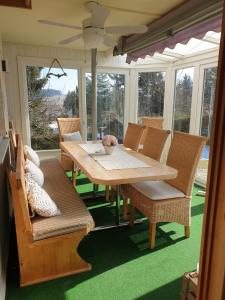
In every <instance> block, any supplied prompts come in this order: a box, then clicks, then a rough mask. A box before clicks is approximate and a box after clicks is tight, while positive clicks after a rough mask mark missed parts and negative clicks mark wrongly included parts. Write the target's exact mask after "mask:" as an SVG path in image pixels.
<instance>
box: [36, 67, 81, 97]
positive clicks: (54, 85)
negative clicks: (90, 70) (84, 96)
mask: <svg viewBox="0 0 225 300" xmlns="http://www.w3.org/2000/svg"><path fill="white" fill-rule="evenodd" d="M48 70H49V68H43V69H42V71H41V78H43V77H45V76H46V74H47V72H48ZM64 71H65V72H66V73H67V76H62V77H60V78H58V77H55V76H51V77H50V79H49V80H48V82H47V84H46V85H45V86H44V89H54V90H60V91H61V92H62V93H63V94H64V95H66V94H67V92H68V91H74V90H75V88H76V86H78V70H76V69H64ZM51 72H52V73H55V74H58V73H59V74H61V73H62V71H61V69H60V68H52V69H51Z"/></svg>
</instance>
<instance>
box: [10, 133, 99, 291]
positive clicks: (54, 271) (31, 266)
mask: <svg viewBox="0 0 225 300" xmlns="http://www.w3.org/2000/svg"><path fill="white" fill-rule="evenodd" d="M17 142H18V144H17V162H16V171H15V172H14V171H11V172H10V174H9V180H10V186H11V192H12V198H13V207H14V215H15V224H16V235H17V246H18V253H19V266H20V286H25V285H30V284H34V283H38V282H42V281H46V280H50V279H54V278H58V277H62V276H66V275H70V274H75V273H80V272H83V271H88V270H90V269H91V265H90V264H89V263H87V262H86V261H84V260H83V259H82V258H81V257H80V256H79V254H78V253H77V247H78V245H79V243H80V241H81V240H82V239H83V238H84V236H85V235H87V234H88V232H90V231H91V230H92V229H93V227H94V221H93V218H92V216H91V215H90V213H89V211H88V210H87V208H86V206H85V204H84V202H83V201H82V200H81V199H80V197H79V195H78V194H77V193H76V192H75V190H74V188H73V186H72V184H71V183H70V181H69V179H68V178H67V177H66V176H65V173H64V170H63V168H62V166H61V165H60V163H59V162H58V160H56V159H50V160H46V161H43V162H42V163H41V169H42V171H43V173H44V175H45V183H44V186H43V187H44V189H45V190H46V191H47V192H48V194H49V195H50V197H52V199H53V200H54V201H55V203H56V204H57V206H58V207H59V209H60V211H61V215H59V216H55V217H50V218H44V217H40V216H36V217H35V218H34V219H30V215H29V207H28V202H27V195H26V187H25V177H24V175H25V170H24V165H25V158H24V152H23V144H22V138H21V136H19V135H18V139H17Z"/></svg>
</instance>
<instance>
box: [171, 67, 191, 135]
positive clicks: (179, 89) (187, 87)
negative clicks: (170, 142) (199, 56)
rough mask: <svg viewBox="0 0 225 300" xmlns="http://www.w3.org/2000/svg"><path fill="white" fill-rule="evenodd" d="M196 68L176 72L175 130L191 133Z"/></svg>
mask: <svg viewBox="0 0 225 300" xmlns="http://www.w3.org/2000/svg"><path fill="white" fill-rule="evenodd" d="M193 77H194V68H193V67H191V68H186V69H181V70H177V71H176V82H175V101H174V130H177V131H182V132H189V129H190V117H191V100H192V88H193Z"/></svg>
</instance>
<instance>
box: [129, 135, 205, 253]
mask: <svg viewBox="0 0 225 300" xmlns="http://www.w3.org/2000/svg"><path fill="white" fill-rule="evenodd" d="M205 143H206V139H205V138H204V137H199V136H194V135H190V134H186V133H181V132H174V135H173V139H172V143H171V146H170V150H169V154H168V159H167V165H169V166H171V167H173V168H175V169H177V170H178V176H177V177H176V178H175V179H171V180H166V181H155V182H154V181H146V182H141V183H136V184H132V185H129V188H127V190H126V193H127V195H128V196H129V198H130V200H131V212H130V226H133V225H134V213H135V208H137V209H138V210H139V211H141V212H142V213H143V214H144V215H145V216H146V217H147V218H148V219H149V224H150V239H149V247H150V248H151V249H153V248H154V247H155V234H156V223H158V222H176V223H178V224H181V225H184V228H185V236H186V237H187V238H188V237H190V203H191V193H192V187H193V183H194V178H195V172H196V168H197V164H198V161H199V159H200V155H201V152H202V149H203V147H204V145H205Z"/></svg>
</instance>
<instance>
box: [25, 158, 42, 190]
mask: <svg viewBox="0 0 225 300" xmlns="http://www.w3.org/2000/svg"><path fill="white" fill-rule="evenodd" d="M25 171H26V173H30V175H31V177H32V179H33V180H34V181H35V182H37V183H38V184H39V185H40V186H43V184H44V174H43V172H42V171H41V169H40V168H38V167H37V166H36V165H35V164H34V163H33V162H32V161H31V160H29V159H26V162H25Z"/></svg>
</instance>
